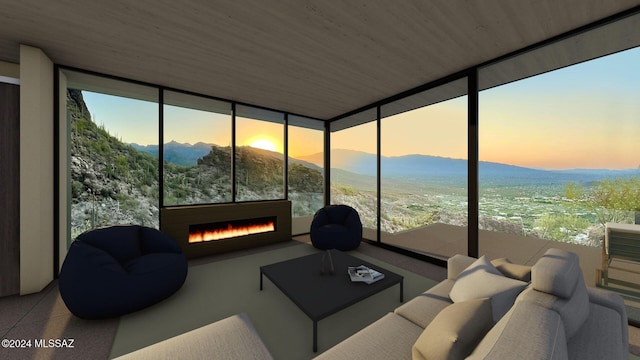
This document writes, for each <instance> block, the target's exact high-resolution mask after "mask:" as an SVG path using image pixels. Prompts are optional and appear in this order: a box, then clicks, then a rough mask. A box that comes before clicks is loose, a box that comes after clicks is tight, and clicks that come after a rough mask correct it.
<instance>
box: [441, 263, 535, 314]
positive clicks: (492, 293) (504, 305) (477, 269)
mask: <svg viewBox="0 0 640 360" xmlns="http://www.w3.org/2000/svg"><path fill="white" fill-rule="evenodd" d="M526 286H527V283H525V282H524V281H520V280H515V279H511V278H508V277H506V276H504V275H503V274H502V273H501V272H500V271H499V270H498V269H496V268H495V267H494V266H493V265H492V264H491V262H490V261H489V260H488V259H487V258H486V257H485V256H482V257H481V258H479V259H478V260H476V261H475V262H474V263H473V264H471V265H470V266H469V267H468V268H467V269H465V270H464V271H463V272H462V273H460V275H458V279H457V280H456V283H455V284H454V285H453V287H452V288H451V293H450V294H449V297H450V298H451V300H453V302H462V301H467V300H472V299H481V298H490V299H491V308H492V312H493V320H494V321H496V322H497V321H498V320H500V318H502V316H503V315H504V314H505V313H506V312H507V311H508V310H509V309H510V308H511V306H513V303H514V301H515V299H516V297H517V296H518V294H520V292H521V291H522V290H523V289H524V288H525V287H526Z"/></svg>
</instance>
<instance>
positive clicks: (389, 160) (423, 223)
mask: <svg viewBox="0 0 640 360" xmlns="http://www.w3.org/2000/svg"><path fill="white" fill-rule="evenodd" d="M466 81H467V80H466V79H461V80H460V81H457V82H455V83H451V84H448V85H445V86H442V87H439V88H435V89H432V90H429V91H427V92H425V93H421V94H418V95H414V96H413V99H412V101H411V103H412V104H413V105H412V106H409V110H408V111H407V110H404V109H406V108H407V106H406V105H408V104H409V102H408V101H405V100H400V101H398V103H392V104H389V105H387V106H384V107H383V109H382V110H383V111H382V113H383V114H385V113H389V114H392V115H390V116H388V117H384V118H382V120H381V132H382V134H381V150H382V154H381V155H382V158H381V169H380V173H381V204H382V208H381V219H380V229H381V241H383V242H386V243H389V244H391V245H395V246H399V247H403V248H407V249H410V250H413V251H416V252H420V253H423V254H428V255H430V256H434V257H438V258H442V259H446V258H448V257H450V256H453V255H455V254H466V253H467V237H468V235H467V234H468V230H467V226H468V198H467V194H468V188H467V173H468V171H467V153H468V151H467V147H468V146H467V121H468V120H467V96H465V94H466ZM434 100H435V101H434ZM401 102H405V103H406V104H400V103H401ZM421 103H422V104H425V105H422V106H416V104H421ZM403 108H404V109H403ZM399 109H403V110H402V111H398V110H399Z"/></svg>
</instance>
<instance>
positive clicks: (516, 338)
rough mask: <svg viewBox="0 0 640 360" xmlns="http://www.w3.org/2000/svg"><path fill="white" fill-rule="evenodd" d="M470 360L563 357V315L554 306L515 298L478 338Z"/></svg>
mask: <svg viewBox="0 0 640 360" xmlns="http://www.w3.org/2000/svg"><path fill="white" fill-rule="evenodd" d="M467 359H470V360H476V359H478V360H479V359H482V360H503V359H548V360H556V359H558V360H560V359H562V360H566V359H568V354H567V340H566V337H565V332H564V328H563V323H562V319H561V318H560V316H559V315H558V313H556V312H555V311H553V310H549V309H546V308H544V307H542V306H539V305H537V304H534V303H527V302H522V301H521V302H518V303H516V304H515V305H514V306H513V308H511V309H510V311H509V313H508V314H506V315H505V316H504V317H503V318H502V319H501V320H500V321H499V322H498V323H497V324H496V325H495V326H494V327H493V328H492V329H491V330H489V332H488V333H487V335H486V336H485V337H484V338H483V339H482V341H480V343H479V344H478V346H477V347H476V348H475V350H474V351H473V352H472V353H471V355H470V356H469V357H468V358H467Z"/></svg>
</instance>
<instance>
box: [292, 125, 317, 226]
mask: <svg viewBox="0 0 640 360" xmlns="http://www.w3.org/2000/svg"><path fill="white" fill-rule="evenodd" d="M287 120H288V122H287V123H288V130H287V131H288V136H287V147H288V150H287V155H288V157H289V159H288V173H287V176H288V181H287V184H288V198H289V200H291V214H292V217H293V219H292V220H293V233H294V234H299V233H306V232H309V227H310V225H311V220H312V218H313V214H315V212H316V211H317V210H318V209H320V208H322V207H323V205H324V123H322V122H320V121H317V120H313V119H308V118H303V117H299V116H293V115H290V116H289V117H288V119H287Z"/></svg>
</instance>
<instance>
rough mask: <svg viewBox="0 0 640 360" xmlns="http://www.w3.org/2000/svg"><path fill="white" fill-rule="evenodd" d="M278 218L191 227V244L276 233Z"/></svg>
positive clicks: (222, 222) (232, 221)
mask: <svg viewBox="0 0 640 360" xmlns="http://www.w3.org/2000/svg"><path fill="white" fill-rule="evenodd" d="M277 221H278V220H277V217H276V216H269V217H264V218H259V219H242V220H230V221H221V222H216V223H208V224H193V225H189V243H197V242H203V241H216V240H224V239H232V238H237V237H241V236H247V235H253V234H261V233H266V232H272V231H276V223H277Z"/></svg>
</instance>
